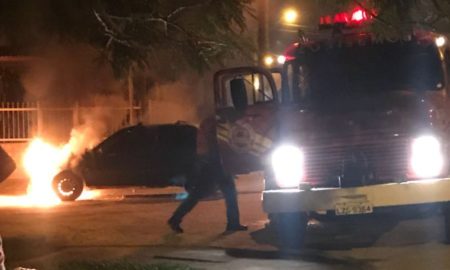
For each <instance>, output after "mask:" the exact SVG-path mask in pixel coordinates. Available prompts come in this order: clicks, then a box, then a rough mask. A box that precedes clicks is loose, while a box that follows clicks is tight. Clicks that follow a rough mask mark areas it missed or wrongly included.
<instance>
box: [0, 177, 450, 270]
mask: <svg viewBox="0 0 450 270" xmlns="http://www.w3.org/2000/svg"><path fill="white" fill-rule="evenodd" d="M239 187H240V188H239V189H240V191H241V193H240V195H239V204H240V210H241V217H242V222H243V223H245V224H248V225H249V227H250V230H249V232H238V233H234V234H229V235H225V234H223V230H224V228H225V208H224V203H223V200H221V199H220V198H212V199H210V200H207V201H203V202H202V203H200V204H199V205H198V207H197V208H195V209H194V211H193V212H192V213H191V214H190V215H188V216H187V218H186V219H185V221H184V223H183V228H184V229H185V233H184V234H181V235H175V234H173V233H172V232H171V231H170V230H169V228H168V227H167V226H166V220H167V219H168V217H169V216H170V214H171V213H172V211H173V210H174V209H175V207H176V206H177V204H178V202H177V201H175V200H174V199H173V196H171V195H157V196H155V191H150V192H149V193H151V194H152V196H142V195H140V196H135V197H131V198H124V197H122V196H117V194H118V193H117V192H119V193H120V191H115V192H116V193H115V196H109V197H108V196H106V197H102V198H99V199H96V200H90V201H77V202H73V203H64V204H61V205H58V206H55V207H51V208H34V207H31V208H27V207H0V234H1V235H2V237H3V238H4V245H5V253H6V256H7V262H8V265H9V266H10V267H15V266H19V265H20V266H27V267H32V266H34V267H38V268H39V269H49V268H50V265H55V264H58V263H59V262H62V261H69V260H127V261H139V262H153V261H171V262H179V263H187V264H190V265H193V266H197V267H200V268H203V269H233V268H234V269H450V256H449V255H450V247H448V246H446V245H445V244H444V243H443V241H444V232H443V220H442V218H441V217H440V216H439V215H434V214H431V213H432V212H433V211H432V209H425V210H424V211H423V212H422V215H421V216H420V217H419V218H414V219H407V220H403V221H398V220H396V219H395V218H393V219H391V218H375V219H357V220H350V221H348V222H344V223H342V222H340V223H320V222H313V223H311V224H310V226H309V228H308V236H307V246H306V248H305V249H303V250H288V251H285V252H280V251H279V250H278V248H277V247H276V243H277V241H276V237H275V235H274V234H273V233H272V232H271V231H270V230H268V229H267V228H265V223H266V215H265V214H264V213H263V212H262V209H261V202H260V194H259V192H258V191H259V189H260V188H261V184H260V182H259V181H258V180H255V179H253V180H251V179H250V180H249V179H240V180H239ZM0 189H2V186H1V185H0ZM156 193H158V194H160V192H156ZM162 193H164V192H162ZM170 193H171V192H169V194H170Z"/></svg>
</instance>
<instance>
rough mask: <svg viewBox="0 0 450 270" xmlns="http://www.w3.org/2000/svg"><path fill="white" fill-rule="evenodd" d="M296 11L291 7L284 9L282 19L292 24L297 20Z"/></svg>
mask: <svg viewBox="0 0 450 270" xmlns="http://www.w3.org/2000/svg"><path fill="white" fill-rule="evenodd" d="M297 18H298V12H297V10H295V9H293V8H289V9H286V10H284V12H283V21H284V22H285V23H287V24H293V23H296V22H297Z"/></svg>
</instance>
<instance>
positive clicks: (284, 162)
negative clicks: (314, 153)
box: [272, 145, 304, 188]
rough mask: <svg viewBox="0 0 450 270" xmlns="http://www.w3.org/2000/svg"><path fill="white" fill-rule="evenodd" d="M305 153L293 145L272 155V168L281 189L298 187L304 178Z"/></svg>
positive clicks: (283, 146)
mask: <svg viewBox="0 0 450 270" xmlns="http://www.w3.org/2000/svg"><path fill="white" fill-rule="evenodd" d="M303 163H304V156H303V152H302V151H301V150H300V149H299V148H298V147H295V146H293V145H282V146H279V147H278V148H276V149H275V151H274V152H273V153H272V168H273V171H274V174H275V180H276V182H277V184H278V186H279V187H281V188H290V187H297V186H298V185H299V184H300V181H301V180H302V179H303V177H304V165H303Z"/></svg>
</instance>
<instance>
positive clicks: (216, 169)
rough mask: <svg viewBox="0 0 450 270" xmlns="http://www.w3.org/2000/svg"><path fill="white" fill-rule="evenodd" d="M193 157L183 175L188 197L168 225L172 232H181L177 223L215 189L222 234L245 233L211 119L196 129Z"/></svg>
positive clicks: (231, 182) (234, 187)
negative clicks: (221, 205) (222, 209)
mask: <svg viewBox="0 0 450 270" xmlns="http://www.w3.org/2000/svg"><path fill="white" fill-rule="evenodd" d="M197 153H198V155H197V158H196V161H195V165H194V166H193V168H192V170H191V171H190V172H187V174H186V178H187V181H186V185H185V187H186V190H187V191H188V197H187V198H186V199H185V200H184V201H183V202H181V204H180V205H179V206H178V208H177V209H176V210H175V212H174V213H173V214H172V216H171V218H170V219H169V220H168V222H167V223H168V225H169V226H170V228H171V229H172V230H173V231H174V232H176V233H182V232H183V229H182V228H181V225H180V224H181V222H182V220H183V218H184V216H185V215H186V214H188V213H189V212H190V211H191V210H192V209H193V208H194V207H195V206H196V205H197V203H198V202H199V200H201V199H202V198H205V197H206V196H208V195H211V194H213V193H214V192H216V191H217V189H219V190H220V191H221V193H222V194H223V196H224V199H225V206H226V216H227V226H226V229H225V230H226V231H245V230H247V226H244V225H241V223H240V219H239V206H238V201H237V191H236V185H235V183H234V177H233V176H232V175H231V174H229V173H227V172H226V171H225V170H224V168H223V166H222V163H221V159H220V156H219V154H218V149H217V141H216V137H215V121H214V119H209V120H206V121H205V122H203V123H202V125H201V126H200V128H199V131H198V136H197Z"/></svg>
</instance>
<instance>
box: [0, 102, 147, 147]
mask: <svg viewBox="0 0 450 270" xmlns="http://www.w3.org/2000/svg"><path fill="white" fill-rule="evenodd" d="M98 111H102V113H103V114H105V115H107V114H113V115H114V118H116V119H114V124H113V125H109V129H110V130H108V132H113V131H115V130H117V129H120V128H122V127H125V126H129V125H133V124H136V123H137V122H138V121H139V120H140V112H141V108H140V107H139V106H134V107H131V108H130V107H101V106H98V107H81V106H78V105H74V106H73V107H44V106H41V105H40V104H39V103H38V102H0V143H5V142H25V141H28V140H31V139H33V138H34V137H35V136H38V135H42V134H48V133H59V134H64V133H65V134H70V131H71V130H72V128H73V127H76V126H80V125H83V124H84V121H85V118H86V117H83V115H84V116H86V115H89V114H95V112H98ZM100 118H101V117H100ZM105 118H107V117H105ZM110 118H111V117H110ZM100 120H101V119H100Z"/></svg>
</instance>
